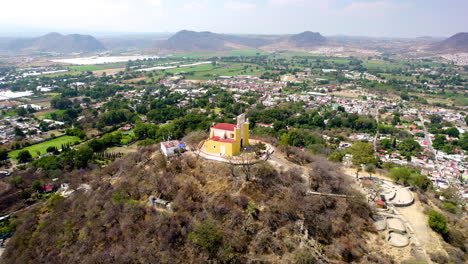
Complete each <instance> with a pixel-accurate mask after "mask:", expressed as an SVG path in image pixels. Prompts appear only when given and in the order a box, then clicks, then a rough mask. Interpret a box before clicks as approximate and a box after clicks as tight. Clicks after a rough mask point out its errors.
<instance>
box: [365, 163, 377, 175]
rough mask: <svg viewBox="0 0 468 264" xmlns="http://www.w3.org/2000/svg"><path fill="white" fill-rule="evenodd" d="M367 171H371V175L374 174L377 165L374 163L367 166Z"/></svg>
mask: <svg viewBox="0 0 468 264" xmlns="http://www.w3.org/2000/svg"><path fill="white" fill-rule="evenodd" d="M366 172H367V173H369V177H372V174H373V173H375V166H374V165H368V166H366Z"/></svg>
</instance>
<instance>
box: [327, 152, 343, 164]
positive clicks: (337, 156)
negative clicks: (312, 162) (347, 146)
mask: <svg viewBox="0 0 468 264" xmlns="http://www.w3.org/2000/svg"><path fill="white" fill-rule="evenodd" d="M344 155H345V154H344V153H342V152H332V153H331V154H330V156H328V160H329V161H332V162H342V161H343V158H344Z"/></svg>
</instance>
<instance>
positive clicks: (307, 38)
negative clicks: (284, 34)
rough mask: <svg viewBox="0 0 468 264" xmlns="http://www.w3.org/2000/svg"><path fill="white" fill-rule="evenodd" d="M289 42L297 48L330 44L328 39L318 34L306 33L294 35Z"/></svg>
mask: <svg viewBox="0 0 468 264" xmlns="http://www.w3.org/2000/svg"><path fill="white" fill-rule="evenodd" d="M289 41H291V42H292V43H293V44H295V45H296V46H297V47H311V46H322V45H325V44H327V43H328V39H327V38H326V37H324V36H322V35H320V33H318V32H311V31H305V32H303V33H300V34H297V35H292V36H291V37H289Z"/></svg>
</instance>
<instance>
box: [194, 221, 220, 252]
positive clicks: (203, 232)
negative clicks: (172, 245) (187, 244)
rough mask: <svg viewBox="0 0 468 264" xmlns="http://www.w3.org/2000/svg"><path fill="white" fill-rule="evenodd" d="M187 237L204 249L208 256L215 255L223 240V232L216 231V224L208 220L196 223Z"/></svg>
mask: <svg viewBox="0 0 468 264" xmlns="http://www.w3.org/2000/svg"><path fill="white" fill-rule="evenodd" d="M188 237H189V239H190V240H191V241H192V242H193V243H195V245H197V246H198V247H200V248H202V249H204V250H206V251H207V252H208V255H209V256H210V258H213V257H215V256H216V253H217V252H218V250H219V248H220V247H221V245H222V242H223V233H221V232H218V230H217V229H216V226H215V225H214V224H213V223H212V222H209V221H204V222H201V223H200V224H198V225H197V226H196V227H195V230H194V231H193V232H191V233H190V234H189V235H188Z"/></svg>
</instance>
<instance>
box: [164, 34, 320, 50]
mask: <svg viewBox="0 0 468 264" xmlns="http://www.w3.org/2000/svg"><path fill="white" fill-rule="evenodd" d="M328 43H329V41H328V39H327V38H325V37H323V36H322V35H320V33H316V32H310V31H306V32H304V33H301V34H297V35H292V36H289V37H288V36H260V35H228V34H217V33H212V32H208V31H205V32H195V31H189V30H182V31H180V32H178V33H176V34H175V35H173V36H172V37H170V38H169V39H167V40H166V41H163V42H161V43H160V45H158V48H159V49H162V50H166V51H174V52H178V51H183V52H200V51H218V52H219V51H227V50H233V49H267V50H278V49H279V50H288V49H291V50H294V49H304V48H309V47H315V46H322V45H326V44H328Z"/></svg>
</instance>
